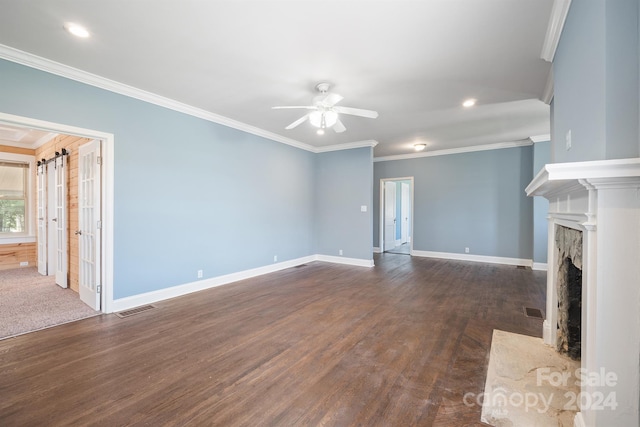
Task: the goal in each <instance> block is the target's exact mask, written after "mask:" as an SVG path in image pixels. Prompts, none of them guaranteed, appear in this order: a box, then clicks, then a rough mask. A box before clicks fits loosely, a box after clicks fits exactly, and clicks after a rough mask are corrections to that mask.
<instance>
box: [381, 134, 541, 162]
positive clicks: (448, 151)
mask: <svg viewBox="0 0 640 427" xmlns="http://www.w3.org/2000/svg"><path fill="white" fill-rule="evenodd" d="M532 144H533V142H531V141H530V140H529V139H527V140H525V141H513V142H498V143H496V144H485V145H472V146H470V147H459V148H449V149H446V150H435V151H427V152H422V153H410V154H398V155H394V156H383V157H375V158H374V159H373V161H374V162H388V161H391V160H405V159H417V158H420V157H433V156H448V155H450V154H461V153H473V152H475V151H487V150H501V149H503V148H515V147H526V146H528V145H532Z"/></svg>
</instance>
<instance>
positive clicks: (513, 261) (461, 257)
mask: <svg viewBox="0 0 640 427" xmlns="http://www.w3.org/2000/svg"><path fill="white" fill-rule="evenodd" d="M411 255H412V256H420V257H427V258H443V259H455V260H458V261H473V262H486V263H490V264H505V265H522V266H525V267H531V266H532V265H533V261H532V260H530V259H521V258H504V257H495V256H486V255H471V254H456V253H452V252H432V251H417V250H415V249H414V250H413V251H411Z"/></svg>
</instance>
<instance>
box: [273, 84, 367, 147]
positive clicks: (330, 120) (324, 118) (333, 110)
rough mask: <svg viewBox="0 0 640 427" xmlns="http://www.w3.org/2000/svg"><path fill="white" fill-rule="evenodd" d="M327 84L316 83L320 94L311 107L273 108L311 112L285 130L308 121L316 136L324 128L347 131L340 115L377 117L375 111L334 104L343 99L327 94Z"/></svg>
mask: <svg viewBox="0 0 640 427" xmlns="http://www.w3.org/2000/svg"><path fill="white" fill-rule="evenodd" d="M329 87H330V85H329V83H318V84H317V85H316V90H317V91H318V92H320V94H319V95H316V96H315V97H314V98H313V105H288V106H280V107H273V109H274V110H279V109H286V108H300V109H305V110H311V111H310V112H308V113H307V114H305V115H304V116H302V117H300V118H299V119H298V120H296V121H295V122H293V123H291V124H290V125H289V126H287V127H286V128H285V129H287V130H289V129H293V128H295V127H296V126H298V125H300V124H302V123H304V122H305V121H307V120H309V122H310V123H311V124H312V125H313V126H315V127H317V128H318V131H317V133H318V135H322V134H324V130H325V129H326V128H333V130H334V131H336V132H337V133H341V132H344V131H345V130H347V128H346V127H344V124H343V123H342V121H340V117H339V115H340V114H349V115H352V116H359V117H366V118H369V119H375V118H376V117H378V112H377V111H371V110H363V109H361V108H352V107H341V106H337V105H336V104H337V103H339V102H340V101H342V99H343V97H342V96H341V95H338V94H337V93H329Z"/></svg>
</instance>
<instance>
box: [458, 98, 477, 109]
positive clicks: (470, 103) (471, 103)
mask: <svg viewBox="0 0 640 427" xmlns="http://www.w3.org/2000/svg"><path fill="white" fill-rule="evenodd" d="M476 101H477V100H476V99H473V98H469V99H467V100H465V101H464V102H463V103H462V106H463V107H465V108H469V107H473V106H474V105H476Z"/></svg>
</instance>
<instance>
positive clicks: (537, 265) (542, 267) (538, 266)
mask: <svg viewBox="0 0 640 427" xmlns="http://www.w3.org/2000/svg"><path fill="white" fill-rule="evenodd" d="M531 269H532V270H538V271H547V263H546V262H534V263H533V266H531Z"/></svg>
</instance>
